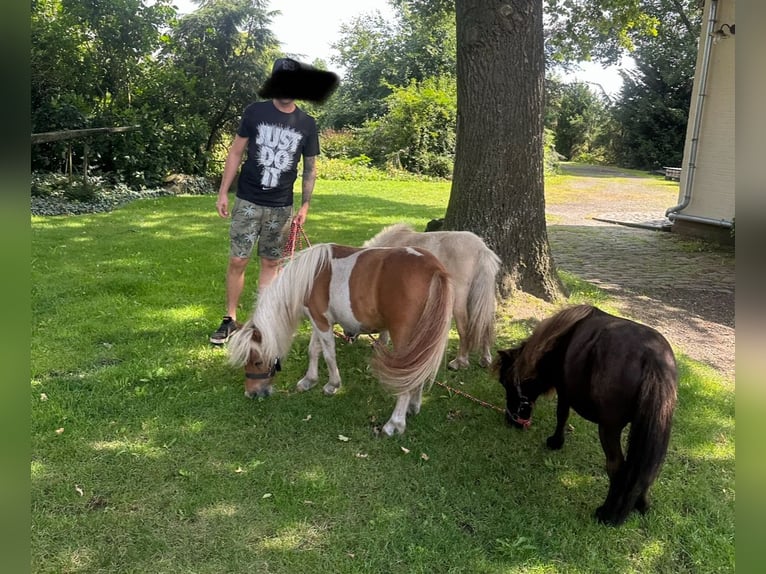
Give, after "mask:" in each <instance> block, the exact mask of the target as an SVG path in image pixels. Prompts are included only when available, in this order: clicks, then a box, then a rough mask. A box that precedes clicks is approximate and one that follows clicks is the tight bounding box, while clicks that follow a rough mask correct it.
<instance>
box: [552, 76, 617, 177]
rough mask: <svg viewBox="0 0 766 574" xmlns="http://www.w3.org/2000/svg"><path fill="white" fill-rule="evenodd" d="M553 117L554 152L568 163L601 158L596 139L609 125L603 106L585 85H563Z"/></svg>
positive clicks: (599, 99) (601, 101)
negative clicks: (555, 114) (554, 119)
mask: <svg viewBox="0 0 766 574" xmlns="http://www.w3.org/2000/svg"><path fill="white" fill-rule="evenodd" d="M561 94H562V95H561V100H560V103H559V109H558V114H557V117H556V138H555V139H556V151H558V152H559V153H560V154H562V155H563V156H565V157H566V158H567V159H569V160H570V161H580V162H584V163H592V161H587V160H586V158H587V159H589V160H592V159H593V158H595V157H598V156H599V155H603V150H602V151H601V152H599V150H598V149H597V143H596V142H597V140H598V138H599V135H600V134H601V132H602V130H603V128H604V126H605V125H606V124H607V123H608V114H607V110H606V105H605V104H604V102H603V100H602V99H601V98H599V97H598V96H597V95H596V94H595V93H594V92H593V91H592V90H591V89H590V87H589V86H587V85H586V84H581V83H576V84H568V85H565V86H562V88H561Z"/></svg>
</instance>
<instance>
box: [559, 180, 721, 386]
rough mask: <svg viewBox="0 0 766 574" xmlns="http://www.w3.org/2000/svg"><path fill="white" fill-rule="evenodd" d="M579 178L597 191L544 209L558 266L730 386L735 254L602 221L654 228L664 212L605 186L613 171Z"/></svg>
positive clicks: (636, 194)
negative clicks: (602, 293) (595, 288)
mask: <svg viewBox="0 0 766 574" xmlns="http://www.w3.org/2000/svg"><path fill="white" fill-rule="evenodd" d="M577 175H580V176H581V177H582V182H581V183H582V187H583V188H584V189H585V188H589V187H590V188H592V187H599V188H600V191H599V192H598V193H597V194H592V193H587V194H585V193H584V194H583V200H582V201H578V202H573V203H568V204H564V205H561V204H559V205H556V206H552V207H551V208H550V209H548V214H549V216H553V217H552V218H551V219H552V221H555V223H551V224H550V225H549V227H548V234H549V240H550V243H551V249H552V252H553V257H554V260H555V262H556V265H557V266H558V267H559V268H560V269H563V270H565V271H568V272H570V273H572V274H575V275H577V276H578V277H580V278H582V279H584V280H586V281H588V282H591V283H594V284H595V285H597V286H599V287H600V288H601V289H603V290H605V291H606V292H608V293H609V295H610V297H612V298H613V300H614V301H615V303H616V306H617V308H618V309H619V310H620V312H621V313H622V314H624V315H625V316H627V317H631V318H633V319H635V320H637V321H640V322H642V323H645V324H647V325H650V326H652V327H655V328H656V329H658V330H659V331H660V332H661V333H663V334H664V335H665V337H666V338H667V339H668V340H669V341H670V343H671V345H673V346H674V347H675V348H677V349H679V350H680V351H682V352H683V353H685V354H686V355H688V356H689V357H691V358H693V359H695V360H697V361H700V362H702V363H706V364H708V365H710V366H711V367H713V368H714V369H715V370H717V371H718V372H720V373H721V374H722V375H723V376H725V377H726V378H727V379H729V380H730V381H731V382H732V383H733V382H734V334H735V331H734V289H735V281H734V250H733V249H732V248H726V247H718V246H716V245H710V244H707V243H702V242H699V241H690V240H688V239H684V238H683V237H680V236H677V235H676V234H673V233H668V232H664V231H654V230H647V229H643V228H640V227H632V226H630V227H629V226H626V225H617V224H614V223H607V222H605V221H600V219H607V220H615V221H624V222H625V223H626V224H629V225H635V224H640V223H641V222H652V224H658V223H659V222H661V221H662V220H663V219H664V211H665V209H666V208H667V207H668V205H666V199H661V200H659V201H658V199H657V198H656V197H653V196H652V194H651V193H646V195H645V196H644V197H641V193H640V190H639V189H638V187H637V186H636V187H634V186H631V185H630V183H626V182H621V183H616V184H614V185H612V186H609V185H607V186H604V185H603V178H604V176H605V175H609V176H611V177H615V176H618V175H624V174H620V172H619V170H615V169H610V168H597V170H596V171H594V172H592V173H591V172H589V171H587V170H584V169H583V168H582V167H580V168H579V170H578V173H577ZM638 181H640V180H638ZM636 183H637V184H638V182H636ZM596 184H598V185H596ZM625 186H630V187H631V188H632V189H631V190H630V198H631V199H630V201H627V202H621V201H620V196H621V194H622V193H623V192H624V188H625ZM623 209H624V211H622V210H623Z"/></svg>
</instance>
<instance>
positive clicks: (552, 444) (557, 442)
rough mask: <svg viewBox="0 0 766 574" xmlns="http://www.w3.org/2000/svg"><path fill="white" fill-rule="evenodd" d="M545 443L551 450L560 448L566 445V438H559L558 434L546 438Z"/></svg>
mask: <svg viewBox="0 0 766 574" xmlns="http://www.w3.org/2000/svg"><path fill="white" fill-rule="evenodd" d="M545 444H546V445H547V446H548V448H549V449H551V450H559V449H560V448H561V447H562V446H564V439H563V438H558V437H556V436H549V437H548V438H547V439H546V441H545Z"/></svg>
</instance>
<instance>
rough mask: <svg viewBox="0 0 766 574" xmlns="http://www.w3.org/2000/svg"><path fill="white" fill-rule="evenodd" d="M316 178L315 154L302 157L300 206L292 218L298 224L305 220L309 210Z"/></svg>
mask: <svg viewBox="0 0 766 574" xmlns="http://www.w3.org/2000/svg"><path fill="white" fill-rule="evenodd" d="M316 179H317V156H315V155H312V156H309V157H304V158H303V183H302V185H301V207H300V209H299V210H298V213H297V214H296V215H295V217H294V220H295V222H296V223H297V224H298V225H303V224H304V223H305V222H306V215H307V214H308V212H309V203H310V202H311V194H313V193H314V183H316Z"/></svg>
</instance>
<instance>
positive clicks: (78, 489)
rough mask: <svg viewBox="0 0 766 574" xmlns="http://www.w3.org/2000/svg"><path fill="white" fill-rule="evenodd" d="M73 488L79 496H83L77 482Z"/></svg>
mask: <svg viewBox="0 0 766 574" xmlns="http://www.w3.org/2000/svg"><path fill="white" fill-rule="evenodd" d="M74 489H75V491H77V494H79V495H80V496H83V495H84V494H85V493H84V492H83V491H82V488H80V486H79V485H78V484H75V485H74Z"/></svg>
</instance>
